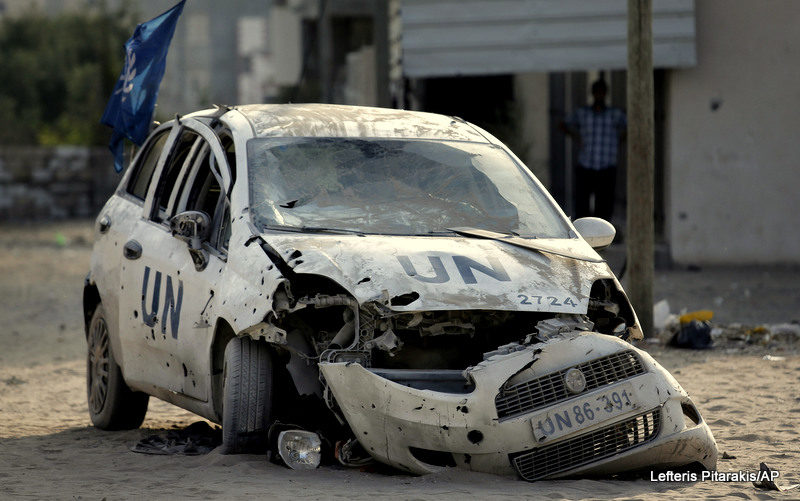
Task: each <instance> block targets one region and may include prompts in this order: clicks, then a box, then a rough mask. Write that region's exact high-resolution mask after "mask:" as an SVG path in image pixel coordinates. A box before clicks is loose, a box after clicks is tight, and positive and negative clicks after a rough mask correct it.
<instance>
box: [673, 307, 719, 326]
mask: <svg viewBox="0 0 800 501" xmlns="http://www.w3.org/2000/svg"><path fill="white" fill-rule="evenodd" d="M712 318H714V312H713V311H711V310H697V311H690V312H688V313H684V314H683V315H681V316H680V319H679V320H680V322H681V324H688V323H689V322H691V321H692V320H698V321H700V322H708V321H710V320H711V319H712Z"/></svg>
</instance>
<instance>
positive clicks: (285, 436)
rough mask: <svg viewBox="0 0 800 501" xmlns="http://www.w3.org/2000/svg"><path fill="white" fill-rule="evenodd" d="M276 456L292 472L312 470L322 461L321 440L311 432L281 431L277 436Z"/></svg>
mask: <svg viewBox="0 0 800 501" xmlns="http://www.w3.org/2000/svg"><path fill="white" fill-rule="evenodd" d="M278 454H280V456H281V459H283V462H284V463H285V464H286V466H288V467H289V468H291V469H293V470H313V469H316V468H317V467H319V463H320V461H321V460H322V440H321V439H320V438H319V435H317V434H316V433H314V432H313V431H305V430H286V431H282V432H280V434H279V435H278Z"/></svg>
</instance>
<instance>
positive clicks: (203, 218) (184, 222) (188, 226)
mask: <svg viewBox="0 0 800 501" xmlns="http://www.w3.org/2000/svg"><path fill="white" fill-rule="evenodd" d="M169 229H170V231H171V232H172V236H174V237H175V238H178V239H179V240H183V241H184V242H186V243H187V244H188V245H189V255H191V256H192V261H194V267H195V269H196V270H197V271H202V270H203V269H205V267H206V265H207V264H208V252H207V251H206V250H205V249H203V241H204V240H207V239H208V236H209V234H210V233H211V218H209V217H208V214H206V213H205V212H202V211H197V210H188V211H185V212H181V213H180V214H176V215H175V216H173V217H172V218H171V219H170V220H169Z"/></svg>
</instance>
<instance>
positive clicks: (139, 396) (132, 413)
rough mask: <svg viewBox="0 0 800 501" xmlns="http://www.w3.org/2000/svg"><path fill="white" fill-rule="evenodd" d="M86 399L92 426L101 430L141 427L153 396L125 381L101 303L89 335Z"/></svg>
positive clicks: (90, 324)
mask: <svg viewBox="0 0 800 501" xmlns="http://www.w3.org/2000/svg"><path fill="white" fill-rule="evenodd" d="M86 346H87V353H86V397H87V401H88V404H89V416H90V417H91V419H92V424H94V426H95V427H96V428H100V429H101V430H131V429H134V428H138V427H139V426H141V424H142V421H144V416H145V414H146V413H147V403H148V402H149V400H150V396H149V395H147V394H146V393H141V392H138V391H132V390H131V389H130V388H128V385H127V384H125V380H124V379H123V378H122V371H121V370H120V368H119V365H117V362H116V359H115V357H114V352H113V350H112V349H111V343H110V341H109V334H108V324H107V322H106V318H105V311H104V310H103V305H102V304H98V305H97V308H96V309H95V310H94V314H93V315H92V320H91V321H90V323H89V332H88V335H87V336H86Z"/></svg>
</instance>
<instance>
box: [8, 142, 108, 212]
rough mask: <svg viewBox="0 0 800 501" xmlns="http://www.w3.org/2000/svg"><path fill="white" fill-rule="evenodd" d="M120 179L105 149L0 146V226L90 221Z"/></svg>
mask: <svg viewBox="0 0 800 501" xmlns="http://www.w3.org/2000/svg"><path fill="white" fill-rule="evenodd" d="M120 177H121V174H117V173H116V172H114V169H113V167H112V160H111V154H110V153H109V152H108V149H107V148H103V147H99V148H88V147H80V146H58V147H52V148H47V147H22V146H19V147H8V146H4V147H0V221H32V220H45V219H65V218H77V217H94V216H95V215H97V212H98V211H99V210H100V208H101V207H102V206H103V204H104V203H105V202H106V200H107V199H108V197H109V196H111V193H113V191H114V189H115V188H116V186H117V184H118V183H119V180H120Z"/></svg>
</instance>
